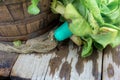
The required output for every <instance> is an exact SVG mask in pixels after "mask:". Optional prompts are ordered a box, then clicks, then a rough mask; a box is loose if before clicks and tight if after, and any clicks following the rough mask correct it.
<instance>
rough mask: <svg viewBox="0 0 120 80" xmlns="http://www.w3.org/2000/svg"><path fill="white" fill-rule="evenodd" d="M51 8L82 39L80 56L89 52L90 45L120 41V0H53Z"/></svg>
mask: <svg viewBox="0 0 120 80" xmlns="http://www.w3.org/2000/svg"><path fill="white" fill-rule="evenodd" d="M51 9H52V11H53V12H54V13H57V14H61V16H62V17H64V18H65V19H66V20H67V22H69V29H70V30H71V32H72V33H73V34H74V35H75V36H77V38H78V37H80V39H81V40H82V42H84V43H83V49H82V53H81V55H82V57H87V56H89V55H91V53H92V51H93V47H95V48H97V49H98V50H102V49H104V48H105V47H106V46H107V45H110V46H112V47H116V46H118V45H120V0H53V2H52V4H51ZM74 41H75V40H74ZM77 41H78V40H76V43H77Z"/></svg>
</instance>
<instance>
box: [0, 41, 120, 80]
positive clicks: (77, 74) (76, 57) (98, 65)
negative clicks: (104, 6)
mask: <svg viewBox="0 0 120 80" xmlns="http://www.w3.org/2000/svg"><path fill="white" fill-rule="evenodd" d="M80 53H81V48H78V47H77V46H75V45H74V44H73V43H72V42H69V43H61V44H60V45H59V46H58V47H57V48H56V49H54V50H53V51H50V52H48V53H43V54H40V53H33V54H16V53H6V52H2V51H0V76H1V77H0V80H9V79H11V80H120V48H119V46H118V47H116V48H114V49H113V48H111V47H109V46H108V47H107V48H106V49H105V50H104V51H97V50H94V52H93V54H92V55H91V56H90V57H87V58H81V57H80Z"/></svg>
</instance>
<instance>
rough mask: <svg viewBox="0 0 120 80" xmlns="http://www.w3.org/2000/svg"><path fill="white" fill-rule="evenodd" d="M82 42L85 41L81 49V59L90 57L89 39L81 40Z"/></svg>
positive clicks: (90, 43)
mask: <svg viewBox="0 0 120 80" xmlns="http://www.w3.org/2000/svg"><path fill="white" fill-rule="evenodd" d="M83 40H84V41H85V43H84V46H83V49H82V53H81V56H82V57H87V56H90V55H91V54H92V50H93V48H92V39H91V38H88V37H87V38H85V37H84V38H83Z"/></svg>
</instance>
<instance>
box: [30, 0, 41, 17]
mask: <svg viewBox="0 0 120 80" xmlns="http://www.w3.org/2000/svg"><path fill="white" fill-rule="evenodd" d="M39 1H40V0H31V5H30V6H29V7H28V13H30V14H33V15H37V14H39V12H40V9H39V8H38V3H39Z"/></svg>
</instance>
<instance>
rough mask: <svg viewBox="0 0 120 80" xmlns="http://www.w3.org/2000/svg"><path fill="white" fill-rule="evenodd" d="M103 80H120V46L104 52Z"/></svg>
mask: <svg viewBox="0 0 120 80" xmlns="http://www.w3.org/2000/svg"><path fill="white" fill-rule="evenodd" d="M103 80H120V46H118V47H116V48H111V47H110V46H108V47H107V48H106V49H105V50H104V59H103Z"/></svg>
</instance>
